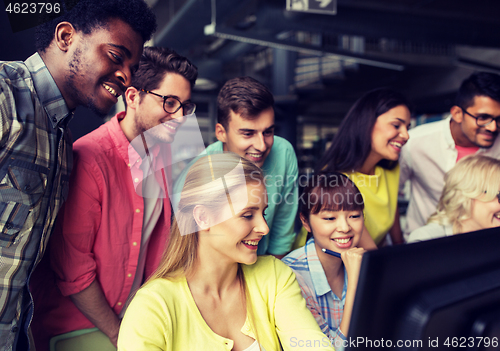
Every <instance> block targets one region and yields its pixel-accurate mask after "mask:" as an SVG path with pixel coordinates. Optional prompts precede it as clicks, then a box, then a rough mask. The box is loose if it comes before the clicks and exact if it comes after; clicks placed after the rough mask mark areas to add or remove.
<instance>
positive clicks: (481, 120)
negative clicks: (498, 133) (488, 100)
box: [459, 106, 500, 129]
mask: <svg viewBox="0 0 500 351" xmlns="http://www.w3.org/2000/svg"><path fill="white" fill-rule="evenodd" d="M459 107H460V106H459ZM460 108H461V109H462V111H464V112H465V114H467V115H469V116H471V117H472V118H474V119H475V120H476V124H477V126H478V127H486V126H487V125H489V124H490V123H491V122H493V121H495V123H496V124H497V128H498V129H500V116H498V117H493V116H491V115H488V114H480V115H479V116H474V115H471V114H470V113H469V112H467V110H466V109H464V108H463V107H460Z"/></svg>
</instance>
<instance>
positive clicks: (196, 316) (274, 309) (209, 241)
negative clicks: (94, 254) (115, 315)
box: [118, 153, 333, 351]
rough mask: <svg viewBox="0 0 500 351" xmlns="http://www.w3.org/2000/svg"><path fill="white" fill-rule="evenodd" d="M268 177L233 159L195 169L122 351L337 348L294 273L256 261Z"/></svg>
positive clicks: (131, 316) (128, 323) (131, 313)
mask: <svg viewBox="0 0 500 351" xmlns="http://www.w3.org/2000/svg"><path fill="white" fill-rule="evenodd" d="M266 207H267V194H266V188H265V185H264V178H263V174H262V171H261V170H260V168H258V167H257V166H256V165H254V164H253V163H251V162H250V161H247V160H245V159H242V158H240V157H239V156H237V155H236V154H227V153H226V154H219V155H210V156H206V157H203V158H201V159H199V160H198V161H197V162H196V163H195V164H194V166H193V167H192V168H191V169H190V171H189V173H188V175H187V178H186V182H185V184H184V188H183V190H182V193H181V199H180V201H179V206H178V211H177V213H176V215H175V221H174V223H173V225H172V229H171V238H170V242H169V244H168V247H167V249H166V251H165V254H164V257H163V259H162V261H161V263H160V266H159V268H158V270H157V271H156V272H155V273H154V274H153V276H152V277H151V278H150V279H149V281H148V282H147V283H146V284H145V285H144V286H143V287H142V288H141V289H140V290H139V291H138V292H137V294H136V295H135V297H134V298H133V300H132V302H131V303H130V306H129V307H128V309H127V312H126V313H125V317H124V319H123V322H122V324H121V328H120V333H119V336H118V350H124V351H127V350H130V351H141V350H148V351H149V350H175V351H181V350H182V351H185V350H204V351H210V350H214V351H215V350H228V351H229V350H235V351H240V350H243V351H253V350H265V351H278V350H281V349H282V348H283V349H284V350H301V349H307V350H333V347H332V345H331V342H330V341H329V339H328V338H327V337H326V336H325V335H324V334H323V333H322V332H321V330H320V329H319V327H318V325H317V323H316V321H315V319H314V317H313V316H312V314H311V313H310V312H309V310H308V309H307V307H306V303H305V300H304V299H303V298H302V295H301V291H300V288H299V285H298V283H297V282H296V280H295V275H294V274H293V273H292V270H291V269H290V268H289V267H287V266H286V265H285V264H284V263H282V262H281V261H279V260H277V259H275V258H274V257H272V256H264V257H257V246H258V243H259V240H260V239H261V238H262V237H263V236H264V235H266V234H267V233H268V231H269V228H268V226H267V224H266V221H265V219H264V211H265V209H266Z"/></svg>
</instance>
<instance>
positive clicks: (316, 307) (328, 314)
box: [282, 238, 347, 350]
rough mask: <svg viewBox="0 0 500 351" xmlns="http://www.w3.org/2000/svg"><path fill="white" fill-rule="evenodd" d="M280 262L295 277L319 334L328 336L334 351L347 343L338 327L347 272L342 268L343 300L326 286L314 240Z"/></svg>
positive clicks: (342, 313)
mask: <svg viewBox="0 0 500 351" xmlns="http://www.w3.org/2000/svg"><path fill="white" fill-rule="evenodd" d="M282 261H283V262H284V263H285V264H286V265H287V266H289V267H290V268H291V269H292V270H293V271H294V272H295V276H296V277H297V281H298V282H299V285H300V289H301V290H302V296H304V298H305V299H306V304H307V308H309V310H310V311H311V313H312V314H313V316H314V318H315V319H316V322H318V324H319V327H320V328H321V331H322V332H323V333H325V334H326V335H327V336H329V337H330V339H331V340H332V344H333V345H334V347H335V349H336V350H337V349H338V348H339V346H341V345H342V341H343V340H346V337H345V336H344V334H342V331H340V329H339V326H340V322H341V321H342V316H343V315H344V305H345V295H346V293H347V272H346V271H345V267H344V288H343V290H342V298H341V299H340V298H338V297H337V295H335V294H334V293H333V291H332V289H331V287H330V284H328V280H327V278H326V274H325V271H324V269H323V266H322V265H321V262H320V260H319V257H318V254H317V253H316V246H315V244H314V238H311V239H309V240H308V241H307V243H306V246H304V247H301V248H299V249H297V250H295V251H292V252H291V253H290V254H288V255H287V256H285V257H283V259H282Z"/></svg>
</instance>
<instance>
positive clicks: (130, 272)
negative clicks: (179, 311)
mask: <svg viewBox="0 0 500 351" xmlns="http://www.w3.org/2000/svg"><path fill="white" fill-rule="evenodd" d="M197 74H198V73H197V68H196V66H194V65H193V64H191V63H190V62H189V61H188V60H187V59H186V58H185V57H182V56H180V55H178V54H177V53H175V52H174V51H172V50H169V49H166V48H156V47H146V48H144V52H143V55H142V57H141V60H140V62H139V68H138V70H137V72H136V73H135V74H134V76H133V78H132V83H131V87H129V88H128V89H127V90H126V91H125V94H124V99H125V101H126V111H124V112H120V113H118V114H117V115H116V116H114V117H113V118H112V119H111V120H110V121H109V122H107V123H106V124H104V125H102V126H101V127H100V128H98V129H97V130H95V131H93V132H91V133H90V134H87V135H86V136H84V137H82V138H80V139H79V140H77V141H76V142H75V144H74V154H75V163H74V170H73V173H72V177H71V181H70V190H69V195H68V199H67V201H66V203H65V205H64V207H63V208H62V209H61V212H60V215H59V217H58V219H57V223H56V228H55V230H54V234H53V237H52V240H51V243H50V253H49V255H48V256H49V258H50V264H49V262H45V263H46V266H42V268H41V269H40V270H38V271H37V272H36V275H37V277H36V278H37V279H38V280H43V281H44V282H45V283H44V284H43V289H41V290H39V291H38V294H37V295H36V296H35V299H39V300H40V301H39V303H38V307H39V308H38V310H37V311H36V312H37V313H36V314H35V320H34V321H33V332H34V337H35V342H36V346H37V350H42V351H43V350H48V346H49V339H50V338H51V337H53V336H56V335H60V334H65V333H69V332H74V331H82V330H86V329H89V328H94V327H96V328H98V329H99V330H100V331H101V332H102V333H104V334H105V335H106V336H107V337H108V338H109V340H110V342H109V343H108V344H109V346H111V344H113V345H114V346H116V341H117V337H118V330H119V326H120V321H121V318H122V316H123V314H124V312H125V306H126V303H127V301H128V300H129V298H131V296H132V294H133V293H134V291H136V290H137V289H138V288H139V287H140V285H141V284H142V283H143V282H144V281H145V279H147V278H148V277H149V276H150V275H151V273H152V272H153V271H154V270H155V269H156V267H157V266H158V263H159V260H160V258H161V255H162V253H163V250H164V248H165V245H166V243H167V241H168V234H169V230H170V222H171V210H170V209H171V207H170V201H169V197H168V194H167V193H168V190H167V183H169V171H168V169H169V167H168V164H169V158H170V145H169V144H170V143H172V142H173V140H174V137H175V134H176V132H177V130H178V128H179V127H180V126H181V124H182V123H183V122H184V121H185V118H186V117H185V116H186V115H189V114H192V113H194V110H195V107H196V106H195V104H194V103H192V102H191V89H192V87H193V86H194V84H195V81H196V77H197ZM136 142H138V143H136ZM49 266H50V267H49ZM52 272H53V273H52ZM50 273H52V277H51V276H50ZM51 283H52V284H51ZM56 284H57V286H56ZM35 306H37V304H35ZM68 335H69V336H70V335H72V334H68ZM80 338H81V337H80ZM104 340H106V339H104ZM78 343H80V344H81V343H82V341H80V340H79V341H78Z"/></svg>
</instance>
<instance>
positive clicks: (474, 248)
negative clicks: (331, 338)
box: [346, 228, 500, 350]
mask: <svg viewBox="0 0 500 351" xmlns="http://www.w3.org/2000/svg"><path fill="white" fill-rule="evenodd" d="M346 346H347V347H346V350H366V349H374V350H375V349H377V350H380V349H384V348H391V349H402V350H445V349H446V350H453V349H463V350H490V349H491V350H493V349H496V350H498V349H500V228H492V229H486V230H481V231H477V232H472V233H467V234H459V235H453V236H450V237H446V238H441V239H435V240H428V241H424V242H418V243H413V244H407V245H399V246H394V247H386V248H382V249H380V250H376V251H370V252H367V253H365V255H364V256H363V263H362V265H361V271H360V277H359V282H358V288H357V291H356V297H355V303H354V308H353V315H352V318H351V324H350V327H349V335H348V340H347V341H346Z"/></svg>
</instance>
